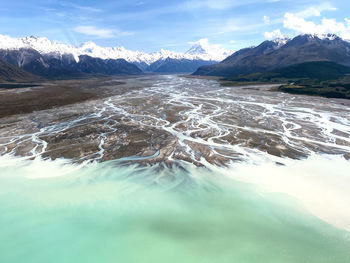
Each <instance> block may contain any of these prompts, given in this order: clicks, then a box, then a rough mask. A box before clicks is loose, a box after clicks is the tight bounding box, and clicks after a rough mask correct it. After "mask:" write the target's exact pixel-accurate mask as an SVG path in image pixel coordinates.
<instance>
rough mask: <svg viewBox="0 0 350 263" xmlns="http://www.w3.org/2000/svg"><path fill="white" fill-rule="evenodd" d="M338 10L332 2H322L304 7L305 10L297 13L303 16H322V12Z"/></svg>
mask: <svg viewBox="0 0 350 263" xmlns="http://www.w3.org/2000/svg"><path fill="white" fill-rule="evenodd" d="M336 10H337V8H336V7H334V6H332V5H331V4H329V3H322V4H320V5H318V6H310V7H308V8H306V9H304V10H303V11H301V12H298V13H296V15H297V16H298V17H302V18H309V17H315V16H321V13H322V12H324V11H336Z"/></svg>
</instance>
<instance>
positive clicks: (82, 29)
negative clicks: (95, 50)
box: [74, 26, 133, 38]
mask: <svg viewBox="0 0 350 263" xmlns="http://www.w3.org/2000/svg"><path fill="white" fill-rule="evenodd" d="M74 31H75V32H78V33H81V34H84V35H88V36H93V37H98V38H113V37H118V36H119V37H120V36H128V35H132V34H133V33H132V32H125V31H119V30H110V29H106V28H97V27H95V26H77V27H75V28H74Z"/></svg>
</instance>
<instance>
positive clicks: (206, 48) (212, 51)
mask: <svg viewBox="0 0 350 263" xmlns="http://www.w3.org/2000/svg"><path fill="white" fill-rule="evenodd" d="M190 44H192V45H193V46H192V47H191V48H190V49H189V50H188V51H187V52H186V54H190V55H193V56H198V57H202V58H205V60H214V61H221V60H224V59H225V58H226V57H228V56H230V55H232V53H233V52H232V51H229V50H225V49H223V48H221V47H220V45H213V44H210V43H209V40H208V39H207V38H202V39H200V40H198V41H197V42H190Z"/></svg>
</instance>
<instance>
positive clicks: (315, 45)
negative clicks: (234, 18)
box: [194, 34, 350, 77]
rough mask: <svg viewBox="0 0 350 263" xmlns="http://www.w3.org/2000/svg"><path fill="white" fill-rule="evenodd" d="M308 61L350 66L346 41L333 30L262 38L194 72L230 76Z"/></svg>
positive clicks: (265, 70) (349, 54)
mask: <svg viewBox="0 0 350 263" xmlns="http://www.w3.org/2000/svg"><path fill="white" fill-rule="evenodd" d="M312 61H330V62H334V63H337V64H340V65H344V66H350V43H349V42H347V41H345V40H343V39H341V38H340V37H338V36H336V35H333V34H327V35H310V34H306V35H299V36H296V37H295V38H293V39H276V40H273V41H264V42H263V43H261V44H260V45H259V46H257V47H251V48H245V49H241V50H239V51H237V52H235V53H234V54H232V55H231V56H229V57H227V58H226V59H224V60H223V61H222V62H220V63H218V64H215V65H209V66H202V67H200V68H199V69H198V70H197V71H196V72H195V73H194V75H209V76H230V77H232V76H237V75H241V74H249V73H254V72H268V71H272V70H275V69H278V68H284V67H287V66H291V65H296V64H301V63H305V62H312Z"/></svg>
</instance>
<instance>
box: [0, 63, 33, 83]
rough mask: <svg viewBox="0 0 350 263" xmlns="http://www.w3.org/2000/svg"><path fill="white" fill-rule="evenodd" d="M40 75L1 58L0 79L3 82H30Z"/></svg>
mask: <svg viewBox="0 0 350 263" xmlns="http://www.w3.org/2000/svg"><path fill="white" fill-rule="evenodd" d="M38 79H39V77H37V76H34V75H32V74H30V73H28V72H27V71H24V70H22V69H20V68H18V67H15V66H13V65H11V64H9V63H7V62H5V61H3V60H1V59H0V81H1V82H13V81H16V82H30V81H35V80H38Z"/></svg>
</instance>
